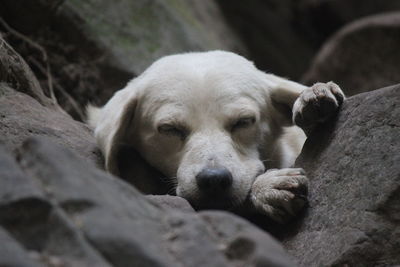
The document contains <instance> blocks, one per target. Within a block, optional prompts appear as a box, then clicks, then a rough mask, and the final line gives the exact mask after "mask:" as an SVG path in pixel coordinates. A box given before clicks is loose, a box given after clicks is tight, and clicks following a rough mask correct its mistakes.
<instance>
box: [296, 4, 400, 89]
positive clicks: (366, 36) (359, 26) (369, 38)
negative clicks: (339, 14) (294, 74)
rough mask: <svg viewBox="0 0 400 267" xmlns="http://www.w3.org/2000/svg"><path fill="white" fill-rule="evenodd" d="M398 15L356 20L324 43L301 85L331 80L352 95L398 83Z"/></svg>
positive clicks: (399, 16)
mask: <svg viewBox="0 0 400 267" xmlns="http://www.w3.org/2000/svg"><path fill="white" fill-rule="evenodd" d="M399 46H400V12H396V13H385V14H382V15H376V16H371V17H367V18H364V19H361V20H358V21H356V22H354V23H352V24H349V25H347V26H346V27H344V28H343V29H342V30H341V31H340V32H338V33H337V34H335V35H334V36H333V37H332V38H331V39H330V40H328V41H327V42H326V43H325V44H324V46H323V47H322V48H321V50H320V52H319V53H318V54H317V55H316V57H315V59H314V62H313V63H312V66H311V68H310V69H309V71H308V72H307V73H306V74H305V76H304V78H303V82H304V83H306V84H310V85H311V84H313V83H315V82H318V81H321V82H323V81H331V80H332V81H335V82H336V83H338V84H339V85H340V86H341V87H342V88H343V90H344V92H345V93H346V94H347V95H355V94H358V93H361V92H366V91H369V90H371V88H381V87H384V86H389V85H392V84H395V83H398V82H399V81H400V74H399V72H398V71H397V66H398V62H399V61H400V56H399V53H398V51H397V47H399Z"/></svg>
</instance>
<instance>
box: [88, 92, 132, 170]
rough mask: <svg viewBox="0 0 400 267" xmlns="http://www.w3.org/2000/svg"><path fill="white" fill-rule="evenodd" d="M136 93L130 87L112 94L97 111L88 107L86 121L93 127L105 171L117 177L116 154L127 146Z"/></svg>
mask: <svg viewBox="0 0 400 267" xmlns="http://www.w3.org/2000/svg"><path fill="white" fill-rule="evenodd" d="M137 102H138V100H137V93H136V91H134V90H132V88H131V87H130V86H128V87H127V88H125V89H122V90H120V91H118V92H117V93H115V94H114V96H113V97H112V98H111V99H110V100H109V101H108V102H107V104H106V105H105V106H104V107H103V108H101V109H99V108H94V107H90V106H89V107H88V109H87V112H88V121H89V124H90V125H91V126H92V127H94V134H95V137H96V140H97V143H98V145H99V146H100V149H101V150H102V152H103V155H104V157H105V166H106V170H107V171H109V172H110V173H112V174H114V175H117V176H119V175H120V170H119V168H118V162H117V158H118V153H119V150H120V149H121V147H122V146H124V145H126V144H129V140H127V133H128V131H129V129H130V127H131V126H132V122H133V118H134V114H135V110H136V106H137Z"/></svg>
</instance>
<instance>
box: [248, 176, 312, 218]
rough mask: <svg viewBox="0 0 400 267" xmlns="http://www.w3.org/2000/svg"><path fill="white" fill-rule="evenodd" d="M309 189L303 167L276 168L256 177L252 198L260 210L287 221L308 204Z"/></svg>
mask: <svg viewBox="0 0 400 267" xmlns="http://www.w3.org/2000/svg"><path fill="white" fill-rule="evenodd" d="M307 189H308V179H307V177H306V176H305V173H304V170H303V169H295V168H287V169H280V170H277V169H274V170H269V171H267V172H266V173H264V174H262V175H260V176H258V177H257V178H256V181H255V182H254V184H253V187H252V190H251V194H250V199H251V202H252V203H253V206H254V207H255V208H256V209H257V210H258V211H259V212H261V213H264V214H266V215H267V216H269V217H271V218H272V219H273V220H275V221H277V222H280V223H285V222H287V221H289V220H290V219H292V218H293V217H294V216H295V215H296V214H297V213H298V212H299V211H301V210H302V209H303V207H304V206H305V205H306V203H307Z"/></svg>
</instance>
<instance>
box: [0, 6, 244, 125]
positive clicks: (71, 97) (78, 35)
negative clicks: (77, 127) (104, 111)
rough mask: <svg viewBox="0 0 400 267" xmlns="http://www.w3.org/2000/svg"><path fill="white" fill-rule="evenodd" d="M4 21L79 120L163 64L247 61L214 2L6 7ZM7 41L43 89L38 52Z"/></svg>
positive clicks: (36, 58)
mask: <svg viewBox="0 0 400 267" xmlns="http://www.w3.org/2000/svg"><path fill="white" fill-rule="evenodd" d="M0 16H2V17H3V18H4V20H5V21H6V22H7V23H8V24H9V25H10V26H11V27H12V28H14V29H15V30H17V31H20V32H21V33H23V34H25V35H27V36H28V37H29V38H31V39H32V40H33V41H35V42H36V43H38V44H39V45H41V46H42V47H43V48H44V50H45V51H47V54H48V58H49V63H50V65H51V70H52V76H53V79H52V80H53V83H54V88H55V93H56V96H57V99H58V101H59V103H60V105H61V106H62V107H63V108H64V109H65V110H66V111H67V112H68V113H69V114H71V115H72V116H73V117H74V118H75V119H79V120H82V119H83V118H84V107H85V105H86V104H87V103H88V102H89V101H90V102H92V103H94V104H104V103H105V102H106V100H108V99H109V98H110V97H111V96H112V94H113V93H114V92H115V91H116V90H119V89H121V88H123V87H124V86H125V84H126V83H127V82H128V81H129V80H130V79H132V78H133V77H134V76H135V75H138V74H140V73H141V72H142V71H143V70H144V69H145V68H147V67H148V65H150V64H151V63H152V62H153V61H154V60H156V59H158V58H159V57H161V56H164V55H168V54H174V53H181V52H188V51H198V50H212V49H225V50H232V51H236V52H240V53H242V54H243V53H246V48H245V47H244V45H243V44H242V43H241V41H240V40H239V39H238V38H237V37H236V35H235V33H234V32H233V31H232V30H231V29H230V28H229V27H228V26H227V25H226V23H225V20H224V17H223V15H222V14H220V10H219V9H218V6H217V5H216V4H215V3H214V1H211V0H207V1H200V2H199V1H195V0H191V1H184V0H168V1H164V0H140V1H138V0H137V1H130V0H122V1H114V2H109V1H91V0H83V1H81V0H78V1H56V2H53V1H47V0H39V1H35V3H33V2H32V3H31V2H26V1H23V0H4V1H2V3H1V4H0ZM8 40H9V41H10V42H11V44H12V45H13V47H14V48H15V49H16V50H17V51H18V52H19V53H20V54H21V55H22V56H23V57H24V58H25V59H26V60H27V61H28V63H30V64H31V66H32V67H33V68H34V70H35V74H36V75H37V76H38V78H39V80H40V81H42V87H43V88H46V87H47V82H48V77H46V73H45V72H44V71H43V70H41V69H40V65H42V69H43V66H45V64H44V62H43V60H42V58H41V55H40V53H39V54H38V51H37V49H35V48H33V47H32V46H30V45H29V44H26V43H25V42H21V40H20V39H18V38H16V37H15V36H13V35H8ZM38 62H39V63H40V64H38ZM37 65H39V67H37Z"/></svg>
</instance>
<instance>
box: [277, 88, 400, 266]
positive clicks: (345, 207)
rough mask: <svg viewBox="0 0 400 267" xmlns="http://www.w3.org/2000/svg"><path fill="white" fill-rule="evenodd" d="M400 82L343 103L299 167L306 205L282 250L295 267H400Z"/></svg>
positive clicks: (307, 147) (308, 146) (311, 140)
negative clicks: (306, 186) (307, 182)
mask: <svg viewBox="0 0 400 267" xmlns="http://www.w3.org/2000/svg"><path fill="white" fill-rule="evenodd" d="M399 103H400V85H396V86H392V87H388V88H384V89H380V90H376V91H372V92H368V93H363V94H359V95H357V96H354V97H351V98H349V99H347V101H345V103H344V104H343V107H342V108H341V110H340V113H339V115H338V117H337V118H335V119H334V120H333V121H330V122H328V123H327V124H325V125H322V126H321V127H320V128H319V129H317V130H316V131H315V132H314V133H313V134H312V135H311V136H309V137H308V139H307V141H306V143H305V145H304V148H303V151H302V153H301V155H300V157H299V158H298V160H297V162H296V165H297V166H299V167H303V168H304V169H305V170H306V172H307V173H308V176H309V177H310V179H311V180H310V188H309V189H310V192H309V202H310V207H309V208H308V210H307V212H306V214H305V217H304V219H303V220H301V222H300V224H299V225H297V227H298V228H297V229H295V230H294V231H293V232H291V235H290V236H286V239H284V245H285V247H286V248H287V249H288V251H289V253H290V254H292V256H293V257H294V258H295V259H296V260H297V263H298V264H299V265H300V266H394V265H398V264H400V224H399V222H400V205H399V203H400V164H399V163H400V153H399V149H400V107H399Z"/></svg>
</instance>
